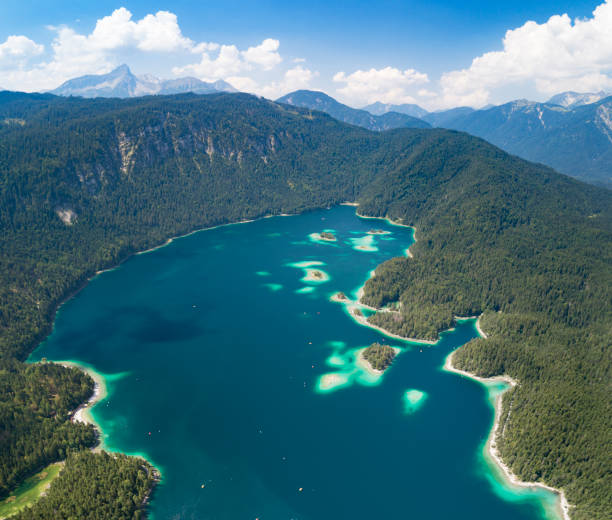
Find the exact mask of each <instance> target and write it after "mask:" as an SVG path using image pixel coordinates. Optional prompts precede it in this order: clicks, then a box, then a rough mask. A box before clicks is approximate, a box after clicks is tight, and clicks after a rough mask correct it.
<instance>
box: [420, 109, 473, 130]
mask: <svg viewBox="0 0 612 520" xmlns="http://www.w3.org/2000/svg"><path fill="white" fill-rule="evenodd" d="M472 112H475V109H473V108H472V107H457V108H451V109H449V110H441V111H439V112H430V113H429V114H427V115H426V116H423V120H424V121H427V122H428V123H429V124H431V126H439V127H446V128H452V126H449V125H452V122H453V121H454V120H455V119H457V118H461V117H463V116H466V115H468V114H471V113H472Z"/></svg>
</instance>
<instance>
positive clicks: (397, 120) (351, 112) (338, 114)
mask: <svg viewBox="0 0 612 520" xmlns="http://www.w3.org/2000/svg"><path fill="white" fill-rule="evenodd" d="M276 102H277V103H283V104H286V105H293V106H296V107H302V108H309V109H311V110H319V111H320V112H325V113H327V114H329V115H330V116H332V117H333V118H334V119H338V120H339V121H343V122H345V123H349V124H351V125H355V126H361V127H363V128H367V129H368V130H376V131H381V130H390V129H393V128H430V126H431V125H430V124H429V123H427V122H425V121H423V120H422V119H419V118H416V117H413V116H410V115H407V114H401V113H399V112H385V113H384V114H382V115H374V114H371V113H370V112H368V111H366V110H359V109H357V108H352V107H349V106H348V105H344V104H342V103H340V102H338V101H336V100H335V99H334V98H332V97H330V96H328V95H327V94H325V93H324V92H316V91H312V90H296V91H295V92H292V93H291V94H287V95H286V96H283V97H281V98H279V99H277V100H276Z"/></svg>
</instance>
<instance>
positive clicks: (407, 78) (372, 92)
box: [333, 67, 429, 105]
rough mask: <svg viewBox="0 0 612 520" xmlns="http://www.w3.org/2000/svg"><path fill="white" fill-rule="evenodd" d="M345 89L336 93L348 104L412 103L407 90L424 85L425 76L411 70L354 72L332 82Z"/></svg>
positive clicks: (393, 69) (338, 75)
mask: <svg viewBox="0 0 612 520" xmlns="http://www.w3.org/2000/svg"><path fill="white" fill-rule="evenodd" d="M333 80H334V82H336V83H344V84H345V86H344V87H342V88H339V89H338V90H337V91H336V92H337V93H338V94H339V95H340V96H342V97H343V98H344V100H346V101H347V103H349V104H353V105H359V104H362V105H366V104H369V103H373V102H375V101H381V102H383V103H414V102H415V100H414V97H413V96H411V95H410V94H409V93H408V89H409V88H410V87H413V86H414V85H419V84H422V83H427V82H428V81H429V79H428V78H427V74H423V73H422V72H418V71H416V70H414V69H406V70H403V71H402V70H399V69H396V68H394V67H385V68H384V69H370V70H357V71H355V72H353V73H352V74H348V75H347V74H346V73H344V72H338V73H337V74H335V75H334V78H333Z"/></svg>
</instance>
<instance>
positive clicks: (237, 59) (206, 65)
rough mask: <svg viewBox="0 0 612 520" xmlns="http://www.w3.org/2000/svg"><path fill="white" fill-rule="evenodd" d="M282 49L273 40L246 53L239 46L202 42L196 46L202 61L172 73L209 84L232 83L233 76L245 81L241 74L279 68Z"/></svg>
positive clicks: (262, 43) (266, 40)
mask: <svg viewBox="0 0 612 520" xmlns="http://www.w3.org/2000/svg"><path fill="white" fill-rule="evenodd" d="M279 46H280V43H279V41H278V40H273V39H272V38H267V39H265V40H264V41H263V42H261V44H259V45H257V46H255V47H249V48H248V49H247V50H245V51H240V50H238V47H236V46H235V45H219V44H216V43H201V44H199V45H197V46H195V47H194V49H197V52H198V53H201V57H200V61H199V62H198V63H191V64H189V65H184V66H182V67H174V68H173V69H172V72H173V74H175V75H177V76H180V75H184V74H190V75H193V76H197V77H198V78H200V79H202V80H205V81H214V80H217V79H228V81H229V78H230V77H233V78H234V79H236V78H238V79H237V81H243V79H244V78H243V77H242V76H238V75H239V74H240V73H243V72H245V71H250V70H253V69H261V70H265V71H267V70H270V69H272V68H274V67H275V66H276V65H278V64H279V63H280V62H281V61H282V58H281V56H280V54H279V53H278V48H279ZM214 53H216V54H214ZM241 78H242V79H241ZM237 88H239V89H240V87H237Z"/></svg>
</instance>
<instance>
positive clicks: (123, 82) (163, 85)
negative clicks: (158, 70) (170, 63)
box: [50, 65, 236, 98]
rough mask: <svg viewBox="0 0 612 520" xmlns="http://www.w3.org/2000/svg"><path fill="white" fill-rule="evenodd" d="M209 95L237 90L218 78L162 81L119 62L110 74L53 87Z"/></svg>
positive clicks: (123, 94) (97, 92)
mask: <svg viewBox="0 0 612 520" xmlns="http://www.w3.org/2000/svg"><path fill="white" fill-rule="evenodd" d="M185 92H193V93H194V94H210V93H213V92H236V89H235V88H234V87H232V86H231V85H230V84H229V83H227V82H225V81H222V80H219V81H215V82H213V83H207V82H205V81H201V80H199V79H197V78H192V77H185V78H177V79H168V80H163V79H159V78H156V77H155V76H151V75H149V74H147V75H143V76H136V75H135V74H133V73H132V71H131V70H130V68H129V67H128V66H127V65H120V66H119V67H117V68H116V69H114V70H112V71H111V72H109V73H108V74H90V75H86V76H80V77H78V78H74V79H70V80H68V81H66V82H64V83H62V84H61V85H60V86H59V87H57V88H56V89H54V90H51V91H50V93H51V94H55V95H58V96H80V97H86V98H93V97H118V98H129V97H139V96H147V95H155V94H160V95H166V94H182V93H185Z"/></svg>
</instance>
